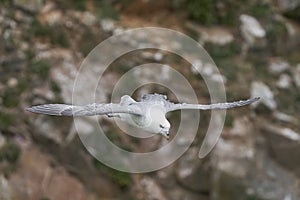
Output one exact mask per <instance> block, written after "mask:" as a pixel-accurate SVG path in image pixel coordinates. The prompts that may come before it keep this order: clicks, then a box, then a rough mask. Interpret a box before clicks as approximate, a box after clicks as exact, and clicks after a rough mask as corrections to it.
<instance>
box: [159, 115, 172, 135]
mask: <svg viewBox="0 0 300 200" xmlns="http://www.w3.org/2000/svg"><path fill="white" fill-rule="evenodd" d="M170 127H171V126H170V123H169V121H168V120H167V119H165V120H164V121H163V123H160V124H159V128H160V132H159V133H160V134H161V135H162V136H164V137H165V138H166V139H167V140H169V131H170Z"/></svg>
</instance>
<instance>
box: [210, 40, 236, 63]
mask: <svg viewBox="0 0 300 200" xmlns="http://www.w3.org/2000/svg"><path fill="white" fill-rule="evenodd" d="M205 49H206V50H207V52H208V53H209V54H210V56H211V57H212V58H213V59H220V58H228V57H232V56H234V55H238V54H240V52H241V45H240V44H238V42H231V43H229V44H226V45H224V46H220V45H215V44H211V43H206V44H205Z"/></svg>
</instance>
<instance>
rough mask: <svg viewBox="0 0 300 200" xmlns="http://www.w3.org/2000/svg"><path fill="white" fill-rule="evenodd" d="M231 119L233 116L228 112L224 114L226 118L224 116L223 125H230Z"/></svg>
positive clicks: (231, 123)
mask: <svg viewBox="0 0 300 200" xmlns="http://www.w3.org/2000/svg"><path fill="white" fill-rule="evenodd" d="M233 120H234V117H233V116H232V115H230V114H226V118H225V124H224V125H225V127H232V125H233Z"/></svg>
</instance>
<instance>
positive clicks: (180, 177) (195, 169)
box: [176, 147, 210, 193]
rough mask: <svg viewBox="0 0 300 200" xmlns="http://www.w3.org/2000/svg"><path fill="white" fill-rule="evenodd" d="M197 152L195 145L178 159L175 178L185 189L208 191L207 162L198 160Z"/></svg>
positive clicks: (208, 175) (208, 173) (208, 174)
mask: <svg viewBox="0 0 300 200" xmlns="http://www.w3.org/2000/svg"><path fill="white" fill-rule="evenodd" d="M198 152H199V149H198V148H197V147H194V148H191V149H189V150H188V151H187V152H186V153H185V154H184V155H183V156H182V157H181V158H180V159H179V160H178V164H177V167H176V178H177V181H178V182H179V183H180V184H181V185H183V186H184V187H185V188H186V189H187V190H190V191H196V192H202V193H208V192H209V188H210V172H209V170H210V169H209V167H208V163H204V162H203V161H202V162H201V161H200V160H199V158H198Z"/></svg>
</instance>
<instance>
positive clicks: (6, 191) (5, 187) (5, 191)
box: [0, 174, 11, 200]
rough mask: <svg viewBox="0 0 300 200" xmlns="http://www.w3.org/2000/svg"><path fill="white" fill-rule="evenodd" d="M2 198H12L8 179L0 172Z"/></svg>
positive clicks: (2, 199)
mask: <svg viewBox="0 0 300 200" xmlns="http://www.w3.org/2000/svg"><path fill="white" fill-rule="evenodd" d="M0 199H1V200H11V194H10V187H9V184H8V181H7V179H6V178H5V177H4V176H3V175H1V174H0Z"/></svg>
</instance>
